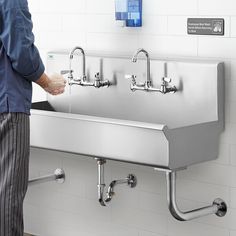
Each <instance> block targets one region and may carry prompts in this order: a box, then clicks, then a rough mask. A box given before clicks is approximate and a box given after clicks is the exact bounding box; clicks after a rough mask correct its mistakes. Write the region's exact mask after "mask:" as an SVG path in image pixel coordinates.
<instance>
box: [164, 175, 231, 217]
mask: <svg viewBox="0 0 236 236" xmlns="http://www.w3.org/2000/svg"><path fill="white" fill-rule="evenodd" d="M166 181H167V200H168V206H169V210H170V213H171V214H172V216H173V217H174V218H175V219H177V220H179V221H189V220H193V219H196V218H199V217H203V216H207V215H211V214H216V215H217V216H219V217H223V216H225V214H226V213H227V205H226V203H225V202H224V201H223V200H222V199H220V198H217V199H215V200H214V202H213V203H212V205H210V206H206V207H202V208H199V209H194V210H191V211H187V212H182V211H181V210H179V208H178V206H177V203H176V171H169V172H168V171H166Z"/></svg>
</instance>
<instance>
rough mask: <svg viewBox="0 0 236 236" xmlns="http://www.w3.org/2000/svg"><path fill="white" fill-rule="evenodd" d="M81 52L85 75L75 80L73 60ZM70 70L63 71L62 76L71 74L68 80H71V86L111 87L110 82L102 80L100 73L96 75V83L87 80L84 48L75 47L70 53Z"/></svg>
mask: <svg viewBox="0 0 236 236" xmlns="http://www.w3.org/2000/svg"><path fill="white" fill-rule="evenodd" d="M77 50H79V51H80V52H81V54H82V56H83V75H82V76H81V77H79V78H77V79H75V78H74V76H73V70H72V60H73V58H74V54H75V52H76V51H77ZM69 60H70V61H69V70H63V71H61V74H63V75H64V74H69V76H68V79H69V85H80V86H93V87H95V88H100V87H109V86H110V82H109V81H108V80H102V79H101V77H100V74H99V72H97V73H96V74H95V79H94V82H90V81H88V80H87V76H86V57H85V52H84V50H83V48H81V47H75V48H73V50H72V51H71V52H70V55H69Z"/></svg>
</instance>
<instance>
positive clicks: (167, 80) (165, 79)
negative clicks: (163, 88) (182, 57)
mask: <svg viewBox="0 0 236 236" xmlns="http://www.w3.org/2000/svg"><path fill="white" fill-rule="evenodd" d="M171 81H172V80H171V78H168V77H163V78H162V82H163V83H165V84H169V83H171Z"/></svg>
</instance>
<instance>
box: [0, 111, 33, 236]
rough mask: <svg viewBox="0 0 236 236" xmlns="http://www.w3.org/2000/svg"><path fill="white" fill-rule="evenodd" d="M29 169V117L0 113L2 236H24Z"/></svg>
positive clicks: (0, 228) (19, 114) (0, 218)
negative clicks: (24, 212)
mask: <svg viewBox="0 0 236 236" xmlns="http://www.w3.org/2000/svg"><path fill="white" fill-rule="evenodd" d="M28 165H29V116H28V115H27V114H24V113H0V236H23V228H24V227H23V200H24V197H25V194H26V190H27V185H28Z"/></svg>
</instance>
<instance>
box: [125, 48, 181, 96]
mask: <svg viewBox="0 0 236 236" xmlns="http://www.w3.org/2000/svg"><path fill="white" fill-rule="evenodd" d="M140 53H144V55H145V56H146V58H147V68H146V70H147V77H146V81H145V82H144V83H137V82H136V78H137V77H136V75H125V78H126V79H131V85H130V89H131V90H132V91H133V92H134V91H136V90H143V91H147V92H160V93H163V94H166V93H175V92H176V91H177V88H176V87H175V86H170V85H169V84H170V83H171V79H170V78H165V77H164V78H162V83H161V87H160V88H154V87H153V86H152V81H151V72H150V71H151V65H150V57H149V54H148V52H147V51H146V50H144V49H143V48H141V49H138V50H137V51H136V52H135V54H134V56H133V57H132V62H133V63H136V62H137V60H138V55H139V54H140Z"/></svg>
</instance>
